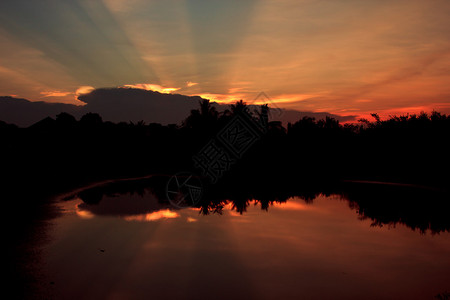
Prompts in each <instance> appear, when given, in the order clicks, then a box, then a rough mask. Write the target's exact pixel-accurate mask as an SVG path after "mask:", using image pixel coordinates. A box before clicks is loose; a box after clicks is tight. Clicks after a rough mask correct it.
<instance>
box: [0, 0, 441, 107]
mask: <svg viewBox="0 0 450 300" xmlns="http://www.w3.org/2000/svg"><path fill="white" fill-rule="evenodd" d="M0 45H1V47H0V96H8V95H10V96H15V97H20V98H26V99H29V100H33V101H49V102H65V103H80V102H79V101H77V100H76V97H77V95H80V94H83V93H87V92H89V91H91V90H92V89H94V88H101V87H136V88H143V89H152V90H157V91H162V92H166V93H179V94H184V95H200V96H203V97H205V98H209V99H212V100H218V101H222V102H226V101H231V100H237V99H244V100H247V101H251V100H253V99H254V98H255V97H256V96H257V95H258V93H259V92H262V91H264V92H265V93H266V94H268V95H269V96H270V97H271V98H272V99H273V101H274V102H276V103H277V105H278V106H280V107H286V108H291V109H297V110H302V111H326V112H331V113H335V114H340V115H350V114H352V115H365V114H367V113H369V112H378V113H380V114H381V115H387V114H393V113H406V112H413V113H414V112H419V111H421V110H425V111H431V110H433V109H435V110H438V111H442V112H445V113H450V1H448V0H421V1H417V0H389V1H385V0H330V1H325V0H322V1H321V0H303V1H302V0H280V1H256V0H255V1H253V0H251V1H246V0H240V1H234V0H226V1H225V0H223V1H216V0H208V1H206V0H204V1H199V0H198V1H193V0H191V1H187V0H186V1H182V0H160V1H148V0H127V1H125V0H40V1H30V0H27V1H25V0H1V1H0Z"/></svg>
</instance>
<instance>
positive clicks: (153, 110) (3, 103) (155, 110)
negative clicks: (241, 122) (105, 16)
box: [0, 88, 355, 127]
mask: <svg viewBox="0 0 450 300" xmlns="http://www.w3.org/2000/svg"><path fill="white" fill-rule="evenodd" d="M79 100H81V101H83V102H84V103H86V105H84V106H76V105H71V104H62V103H48V102H31V101H28V100H26V99H18V98H12V97H0V120H2V121H5V122H7V123H12V124H16V125H18V126H21V127H27V126H30V125H32V124H34V123H36V122H38V121H40V120H42V119H44V118H45V117H48V116H50V117H55V116H56V115H57V114H58V113H60V112H67V113H70V114H72V115H74V116H75V117H76V118H80V117H81V116H82V115H83V114H85V113H88V112H93V113H98V114H100V115H101V116H102V118H103V120H105V121H112V122H129V121H133V122H136V121H140V120H143V121H145V122H146V123H161V124H164V125H166V124H181V122H182V121H183V120H184V119H185V118H186V117H187V116H188V115H189V113H190V111H191V110H192V109H197V108H198V104H199V101H201V100H202V98H201V97H198V96H184V95H179V94H161V93H158V92H153V91H147V90H142V89H132V88H103V89H96V90H94V91H92V92H91V93H89V94H85V95H82V96H80V97H79ZM215 105H216V108H217V110H219V111H222V110H225V109H226V108H228V105H219V104H215ZM304 116H310V117H315V118H316V119H321V118H325V117H326V116H330V117H334V118H336V119H338V120H340V121H349V120H353V119H354V118H355V117H354V116H339V115H334V114H330V113H326V112H320V113H319V112H302V111H297V110H285V109H283V110H281V111H277V112H276V113H274V114H273V119H272V120H279V121H282V122H283V123H285V124H287V122H295V121H297V120H298V119H300V118H303V117H304Z"/></svg>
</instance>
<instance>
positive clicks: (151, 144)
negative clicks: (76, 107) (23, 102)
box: [0, 100, 450, 195]
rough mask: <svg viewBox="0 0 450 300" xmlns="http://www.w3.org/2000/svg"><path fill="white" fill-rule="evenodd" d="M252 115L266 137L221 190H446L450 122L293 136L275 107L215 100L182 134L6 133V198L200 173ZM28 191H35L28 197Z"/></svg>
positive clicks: (83, 128)
mask: <svg viewBox="0 0 450 300" xmlns="http://www.w3.org/2000/svg"><path fill="white" fill-rule="evenodd" d="M243 111H248V113H249V114H250V116H251V117H252V118H253V119H255V120H256V121H259V122H260V121H261V120H263V121H264V122H263V124H264V126H265V134H264V135H263V136H262V137H261V138H260V139H259V140H258V141H257V142H256V143H255V144H254V145H253V146H252V147H251V148H250V149H249V150H248V151H247V152H246V153H245V154H244V156H243V157H242V158H241V159H239V160H238V161H237V162H236V163H235V164H233V165H232V167H231V168H230V170H229V171H227V172H225V173H224V176H223V178H221V181H222V182H224V183H226V184H230V185H235V184H238V183H239V184H244V185H246V186H249V185H251V183H252V182H253V183H254V185H255V188H258V187H263V186H277V185H279V184H281V183H286V182H291V183H292V184H297V183H299V182H300V183H301V184H302V185H308V184H309V185H310V184H317V183H320V184H324V183H327V182H338V181H341V180H343V179H358V180H377V181H391V182H406V183H413V184H422V185H430V186H435V187H440V188H444V189H445V188H446V187H447V186H448V182H449V181H448V180H449V174H448V170H449V166H450V164H449V162H450V159H449V156H448V155H447V153H448V151H447V148H446V142H447V140H448V138H449V133H450V116H447V115H445V114H441V113H439V112H433V113H431V114H426V113H421V114H419V115H415V114H411V115H409V114H408V115H402V116H393V117H390V118H389V119H387V120H381V119H380V117H379V116H378V115H377V114H373V115H372V116H373V118H374V120H373V121H369V120H366V119H361V120H359V122H358V123H356V124H341V123H339V121H337V120H335V119H333V118H330V117H327V118H325V119H321V120H316V119H314V118H310V117H304V118H302V119H300V120H298V121H297V122H295V123H289V124H287V126H286V127H284V126H283V124H281V122H276V121H272V122H270V121H269V122H267V118H268V115H270V109H269V107H267V106H248V105H246V103H245V102H243V101H242V100H241V101H238V102H236V103H235V104H233V105H231V106H230V109H229V110H225V111H223V112H218V111H217V110H216V109H215V107H214V106H212V105H211V103H210V102H209V101H208V100H203V101H201V102H200V107H199V109H195V110H192V111H191V114H190V115H189V116H187V117H186V119H185V120H184V122H183V123H182V124H181V125H176V124H171V125H167V126H163V125H161V124H157V123H150V124H145V123H144V122H142V121H141V122H136V123H133V122H128V123H126V122H122V123H112V122H105V121H103V120H102V118H101V116H100V115H98V114H96V113H87V114H85V115H84V116H83V117H81V118H80V119H79V120H76V119H75V118H74V117H73V116H72V115H70V114H67V113H60V114H58V115H57V116H56V118H54V119H53V118H50V117H47V118H45V119H43V120H41V121H39V122H37V123H35V124H33V125H32V126H30V127H28V128H18V127H17V126H14V125H11V124H6V123H4V122H1V123H0V140H1V141H2V147H1V149H0V155H1V156H2V158H3V166H2V168H1V171H0V173H1V175H0V176H1V180H2V182H3V183H4V187H5V189H6V190H13V191H15V192H18V191H20V192H22V193H26V192H28V191H33V193H39V194H44V195H45V194H49V195H51V194H55V193H58V192H60V191H64V190H67V189H69V188H73V187H76V186H80V185H83V184H86V183H89V182H93V181H97V180H101V179H108V178H123V177H135V176H142V175H147V174H153V173H155V174H156V173H160V174H173V173H175V172H178V171H186V170H190V171H192V172H196V173H198V174H200V173H201V170H198V169H196V168H195V167H194V165H193V161H192V157H193V156H194V155H195V154H197V153H198V152H199V151H200V150H201V149H202V147H204V145H205V144H206V143H207V142H208V141H209V140H211V139H212V138H213V137H214V135H215V134H216V133H217V132H218V131H219V130H220V129H221V128H223V127H224V126H226V125H227V124H228V123H229V122H230V121H231V120H232V119H233V117H234V116H236V115H238V114H240V113H242V112H243ZM23 186H26V187H27V188H22V187H23Z"/></svg>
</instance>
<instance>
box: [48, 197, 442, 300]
mask: <svg viewBox="0 0 450 300" xmlns="http://www.w3.org/2000/svg"><path fill="white" fill-rule="evenodd" d="M61 206H62V207H63V208H64V213H63V215H62V216H61V217H60V218H59V219H57V220H55V226H54V228H55V229H54V232H53V241H52V242H51V243H50V244H49V245H48V246H47V248H46V252H45V253H46V255H45V260H46V266H47V273H48V277H49V278H50V279H51V280H52V281H54V282H55V284H54V285H53V286H52V288H53V293H54V294H55V296H56V298H64V299H78V298H81V299H94V298H95V299H148V298H150V297H153V298H156V299H211V298H213V299H230V298H247V299H299V298H301V299H433V296H434V295H436V294H438V293H441V292H443V291H445V290H446V289H447V290H448V289H449V288H450V286H449V280H448V279H449V278H450V255H449V254H450V235H449V233H440V234H435V235H431V234H421V233H420V232H418V231H413V230H411V229H409V228H407V227H406V226H403V225H397V226H396V227H386V226H385V227H374V226H371V224H372V221H370V220H360V218H359V217H358V214H357V213H356V212H355V210H352V209H350V208H349V204H348V202H347V201H346V200H345V199H342V198H341V197H337V196H331V197H326V196H319V197H317V198H316V199H315V200H314V202H313V203H306V202H305V201H303V200H302V199H300V198H297V197H293V198H291V199H289V200H288V201H287V202H285V203H276V202H274V203H273V205H270V206H269V208H268V210H267V211H266V210H262V209H261V206H260V205H259V204H257V202H255V205H249V206H248V208H247V210H246V212H244V213H242V214H240V213H237V212H236V211H235V210H234V209H233V205H232V204H231V203H228V204H227V205H225V207H224V209H223V213H222V214H210V215H202V214H199V210H198V209H196V208H189V209H174V208H173V207H170V206H167V204H161V203H158V201H157V200H156V198H155V197H154V196H153V195H151V194H146V195H144V197H140V196H139V197H137V196H132V195H122V196H116V197H105V198H104V199H102V201H101V202H100V203H98V204H91V205H89V204H86V203H84V202H83V201H82V200H81V199H79V198H75V199H73V200H70V201H66V202H62V203H61ZM125 207H127V208H126V209H125ZM141 221H147V222H141Z"/></svg>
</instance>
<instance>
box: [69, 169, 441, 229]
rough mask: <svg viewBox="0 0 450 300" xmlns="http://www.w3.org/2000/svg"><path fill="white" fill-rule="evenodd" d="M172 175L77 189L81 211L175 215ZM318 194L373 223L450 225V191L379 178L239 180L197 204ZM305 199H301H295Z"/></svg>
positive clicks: (218, 208)
mask: <svg viewBox="0 0 450 300" xmlns="http://www.w3.org/2000/svg"><path fill="white" fill-rule="evenodd" d="M166 180H167V177H162V176H161V177H152V178H145V179H141V180H135V181H123V182H116V183H109V184H106V185H103V186H97V187H94V188H92V189H87V190H84V191H82V192H80V193H78V194H76V195H73V196H77V197H79V198H80V199H81V200H82V201H83V203H82V204H80V205H79V206H78V213H79V215H80V216H82V217H85V218H88V217H91V216H93V215H97V216H102V215H110V216H113V215H115V216H119V217H123V218H125V219H127V220H141V221H151V220H157V219H160V218H163V219H164V218H176V217H178V216H179V215H178V213H176V212H174V210H176V209H177V208H175V207H173V206H171V205H170V203H169V202H168V201H167V199H166V195H165V190H164V186H165V185H164V183H165V181H166ZM319 196H327V197H330V196H334V197H338V198H339V199H342V200H344V201H347V203H348V206H349V207H350V208H352V209H353V210H354V211H356V212H357V214H358V216H359V219H360V220H367V219H368V220H371V221H372V223H371V225H372V226H379V227H382V226H391V227H394V226H396V225H397V224H402V225H405V226H407V227H409V228H411V229H413V230H418V231H420V232H422V233H425V232H426V231H429V232H431V233H433V234H434V233H439V232H443V231H449V230H450V218H448V211H449V209H450V198H449V194H448V193H446V192H443V191H439V190H434V189H429V188H426V187H420V186H410V185H400V184H386V183H379V182H342V183H340V184H332V185H326V186H325V185H322V186H316V185H312V184H309V185H307V186H301V185H292V184H290V185H285V186H281V187H273V186H270V187H268V188H267V187H265V186H264V185H263V186H258V187H257V188H255V189H253V190H252V189H251V188H242V187H241V186H239V185H237V186H236V185H234V187H233V186H231V187H227V188H223V187H221V186H216V187H213V188H211V189H209V190H207V193H205V196H204V197H203V199H202V201H201V202H199V203H198V205H197V206H196V208H197V209H198V211H199V213H200V214H203V215H208V214H222V213H223V210H224V209H226V208H229V209H230V210H232V211H234V212H236V213H238V214H244V213H246V212H247V209H248V207H249V206H251V205H256V206H259V207H260V208H261V209H262V210H266V211H268V210H269V208H270V207H273V206H274V205H278V207H284V208H285V209H308V207H311V206H310V205H308V204H312V203H313V202H314V201H315V199H316V198H317V197H319ZM292 199H301V200H302V201H301V202H298V201H292Z"/></svg>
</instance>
